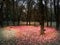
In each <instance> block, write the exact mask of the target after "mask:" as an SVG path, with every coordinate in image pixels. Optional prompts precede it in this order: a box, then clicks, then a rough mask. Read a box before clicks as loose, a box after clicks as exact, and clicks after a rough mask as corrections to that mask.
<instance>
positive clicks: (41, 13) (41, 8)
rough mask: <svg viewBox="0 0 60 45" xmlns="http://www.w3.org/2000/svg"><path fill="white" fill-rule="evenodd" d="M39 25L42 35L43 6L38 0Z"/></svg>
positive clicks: (40, 0)
mask: <svg viewBox="0 0 60 45" xmlns="http://www.w3.org/2000/svg"><path fill="white" fill-rule="evenodd" d="M38 4H39V12H40V14H39V17H40V18H39V23H40V25H41V30H40V31H41V32H40V33H41V34H44V6H43V3H42V0H39V3H38Z"/></svg>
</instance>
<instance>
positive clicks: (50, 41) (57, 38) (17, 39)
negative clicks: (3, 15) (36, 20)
mask: <svg viewBox="0 0 60 45" xmlns="http://www.w3.org/2000/svg"><path fill="white" fill-rule="evenodd" d="M44 29H45V31H44V34H43V35H41V34H40V31H41V28H40V26H7V27H3V28H0V45H60V31H58V30H56V29H55V28H54V27H44Z"/></svg>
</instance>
